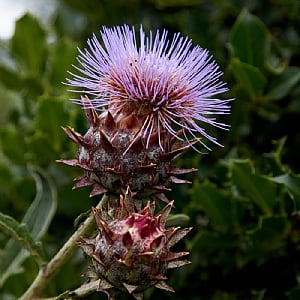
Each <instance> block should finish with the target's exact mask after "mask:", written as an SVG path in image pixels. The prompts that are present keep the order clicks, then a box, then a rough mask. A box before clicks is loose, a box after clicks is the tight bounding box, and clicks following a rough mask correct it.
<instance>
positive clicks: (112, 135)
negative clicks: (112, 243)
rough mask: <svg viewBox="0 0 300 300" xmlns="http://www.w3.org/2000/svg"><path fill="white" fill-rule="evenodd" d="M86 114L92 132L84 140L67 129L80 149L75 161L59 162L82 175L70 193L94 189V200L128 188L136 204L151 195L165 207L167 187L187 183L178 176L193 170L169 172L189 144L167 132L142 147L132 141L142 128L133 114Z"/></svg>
mask: <svg viewBox="0 0 300 300" xmlns="http://www.w3.org/2000/svg"><path fill="white" fill-rule="evenodd" d="M85 101H87V100H86V99H85ZM85 112H86V116H87V119H88V121H89V123H90V128H89V129H88V131H87V133H86V134H85V135H84V136H82V135H81V134H79V133H77V132H75V131H74V130H73V129H72V128H71V127H67V128H64V130H65V132H66V134H67V135H68V136H69V137H70V138H71V139H72V140H73V142H75V143H76V144H78V145H79V152H78V158H76V159H71V160H59V162H62V163H65V164H67V165H71V166H76V167H79V168H81V169H83V170H84V175H82V176H80V177H78V178H76V180H77V183H76V184H75V186H74V188H77V187H83V186H89V185H93V190H92V192H91V194H90V195H91V196H95V195H99V194H102V193H105V192H110V193H114V194H120V193H124V192H125V191H126V190H127V188H128V187H129V188H130V190H131V191H132V193H134V194H135V197H136V198H143V197H147V196H150V195H155V196H156V197H157V198H160V199H161V200H163V201H165V202H168V200H167V198H166V197H165V195H164V192H165V191H166V190H169V188H168V187H167V186H166V184H167V183H169V182H173V183H188V182H189V181H187V180H182V179H179V178H177V177H176V176H177V175H180V174H186V173H189V172H193V171H195V170H196V169H193V168H192V169H178V168H174V167H173V166H172V160H173V159H174V158H175V157H177V156H178V155H179V154H181V153H182V152H183V151H185V150H186V149H188V148H189V147H190V146H189V145H188V144H187V143H178V141H177V140H176V139H175V138H174V137H172V136H171V135H170V134H169V133H168V132H164V133H161V141H160V142H159V141H158V136H157V133H156V132H153V133H152V136H151V137H150V139H149V143H148V145H147V147H146V145H145V144H144V142H143V139H141V138H135V135H136V132H137V131H138V130H139V128H140V123H139V118H138V117H137V116H136V115H135V114H130V115H123V114H121V113H119V114H116V115H112V114H111V113H110V111H106V112H103V113H102V114H101V115H98V114H97V112H96V111H95V109H94V108H86V109H85ZM160 143H163V145H164V149H165V150H164V151H163V150H162V149H161V147H160Z"/></svg>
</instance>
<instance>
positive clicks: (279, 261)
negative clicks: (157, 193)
mask: <svg viewBox="0 0 300 300" xmlns="http://www.w3.org/2000/svg"><path fill="white" fill-rule="evenodd" d="M123 23H127V24H132V25H136V26H138V24H141V23H142V24H143V25H144V27H145V28H146V29H151V28H152V29H156V28H167V29H168V30H169V31H170V32H177V31H180V32H181V33H182V34H186V35H188V36H190V37H191V38H192V39H193V42H194V43H195V44H200V45H201V46H202V47H204V48H207V49H209V51H210V53H212V54H213V55H214V57H215V59H216V60H217V61H218V63H219V64H220V65H221V69H222V70H224V80H225V81H227V82H228V85H229V87H230V92H229V93H228V95H226V96H227V97H230V98H235V100H234V101H233V102H232V114H231V115H230V116H227V117H224V120H223V121H224V122H227V123H230V124H231V129H230V131H228V132H225V133H224V132H219V131H218V132H216V133H215V134H216V135H219V136H218V137H219V141H220V142H221V143H222V144H223V145H224V147H223V148H217V147H214V148H213V151H212V152H211V153H208V154H205V155H199V154H197V153H192V151H191V152H189V153H187V154H186V155H185V156H183V157H182V158H180V159H178V160H177V164H178V165H180V166H184V167H196V168H199V171H198V172H196V173H194V174H193V175H189V179H190V180H191V181H192V182H193V184H192V185H190V186H180V187H178V186H176V187H174V188H173V191H172V192H171V193H170V195H169V197H170V198H174V199H175V203H176V212H178V213H184V214H186V215H187V216H189V220H187V221H186V223H185V224H184V223H183V224H182V225H183V226H188V225H189V226H190V225H191V226H193V227H194V229H193V231H192V232H191V233H190V234H189V236H188V237H187V238H186V239H185V241H186V245H185V246H186V247H187V248H188V250H189V251H190V252H191V254H190V259H191V260H192V264H191V265H189V266H187V267H183V268H181V269H178V270H174V271H172V272H170V274H169V275H170V279H169V283H170V285H172V286H174V288H175V290H176V293H175V294H168V293H164V292H162V291H157V290H149V291H148V292H147V295H146V299H183V298H185V299H189V300H198V299H199V300H206V299H217V300H223V299H224V300H225V299H226V300H227V299H230V300H231V299H232V300H234V299H245V300H248V299H251V300H261V299H266V300H271V299H272V300H273V299H276V300H277V299H289V300H296V299H300V285H299V278H300V214H299V209H300V176H299V175H298V174H299V172H300V160H299V151H300V131H299V119H300V100H299V99H300V85H299V82H300V68H299V61H300V11H299V1H297V0H286V1H282V0H265V1H260V0H248V1H247V0H243V1H237V0H225V1H219V0H213V1H208V0H186V1H183V0H181V1H179V0H148V1H143V0H127V1H104V0H103V1H96V0H86V1H80V0H75V1H74V0H72V1H71V0H60V1H57V9H56V12H55V15H54V16H53V18H52V23H51V24H49V26H48V27H47V28H45V27H43V26H42V25H41V22H40V21H39V20H38V18H37V17H35V16H32V15H30V14H26V15H24V16H23V17H21V18H20V19H19V20H18V21H17V22H16V27H15V33H14V35H13V37H12V38H11V39H10V40H5V41H1V42H0V53H1V56H0V95H1V96H0V107H1V109H0V198H1V201H0V228H1V229H3V231H1V232H0V249H1V250H0V270H1V272H0V298H1V299H3V300H6V299H7V300H8V299H17V298H18V297H19V296H20V295H21V294H22V293H23V292H24V290H25V289H26V288H27V287H28V286H29V284H30V283H31V281H32V280H33V279H34V277H35V275H36V273H37V270H38V265H39V264H41V263H43V261H44V256H46V257H47V259H49V258H50V257H52V256H53V254H54V253H55V252H56V251H57V250H58V249H59V248H60V247H61V245H62V244H63V243H64V241H65V240H66V239H67V238H68V236H69V235H70V234H71V233H72V231H73V221H74V220H75V218H76V217H77V216H78V215H79V214H81V213H82V212H85V211H87V210H88V209H89V208H90V206H92V205H95V204H96V203H97V199H89V198H88V193H89V191H88V189H82V190H76V191H72V190H71V187H72V178H74V177H76V176H78V175H79V174H80V171H79V170H76V169H73V168H68V167H65V166H63V165H58V164H57V163H56V162H55V160H56V159H59V158H73V157H74V156H75V155H76V147H75V146H74V145H73V144H72V143H71V142H70V141H69V140H68V139H67V138H66V136H65V135H64V133H63V132H62V130H61V128H60V127H61V126H66V125H70V126H72V127H74V128H76V130H77V131H79V132H82V133H83V132H84V131H85V130H86V126H87V125H86V121H85V119H84V116H83V113H82V111H81V109H80V108H78V107H77V106H76V105H74V104H72V102H71V101H68V99H70V98H71V97H72V95H71V94H70V93H69V92H68V91H67V87H66V86H64V85H63V84H62V81H64V79H65V77H67V76H68V74H67V70H70V69H71V68H72V67H71V65H72V64H74V63H75V64H76V55H77V47H81V48H82V47H85V43H86V39H87V38H89V37H90V36H91V35H92V33H94V32H95V33H96V34H97V33H98V31H99V29H100V28H101V26H102V25H108V26H111V25H117V24H123ZM56 197H57V204H56ZM26 211H27V213H26V214H25V212H26ZM8 215H10V216H11V218H9V219H8V218H7V216H8ZM182 220H186V218H185V217H184V216H183V217H182ZM7 222H10V224H11V226H12V228H14V229H15V231H14V234H12V233H11V232H10V231H9V230H6V229H7V228H6V229H5V224H7ZM25 224H27V225H25ZM20 228H23V229H24V228H25V229H24V230H23V231H22V230H19V229H20ZM22 232H23V233H22ZM18 233H19V234H18ZM11 235H15V238H17V239H19V240H20V242H21V243H19V242H16V239H14V238H11ZM21 244H23V245H25V247H26V249H29V250H30V251H31V254H32V255H29V253H28V252H25V251H24V250H21V248H20V245H21ZM182 247H184V245H182ZM13 251H14V252H13ZM85 268H86V262H85V261H84V260H83V256H82V254H81V252H80V251H78V253H77V254H76V255H75V256H74V258H73V259H72V260H71V261H70V262H69V263H68V264H66V266H65V267H64V269H63V270H62V271H61V272H60V273H59V274H58V275H57V276H56V277H55V279H54V280H53V281H52V282H49V287H48V289H47V291H46V295H45V296H51V295H52V296H55V295H58V294H60V293H62V292H64V291H65V290H68V289H73V288H76V287H77V286H78V285H79V284H80V283H82V282H83V280H84V279H82V278H80V274H81V273H83V272H84V270H85ZM89 299H105V295H102V294H98V295H91V296H90V297H89ZM120 299H130V297H129V296H127V295H121V296H120Z"/></svg>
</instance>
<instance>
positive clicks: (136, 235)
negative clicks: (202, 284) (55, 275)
mask: <svg viewBox="0 0 300 300" xmlns="http://www.w3.org/2000/svg"><path fill="white" fill-rule="evenodd" d="M129 196H130V195H129V194H126V195H125V197H123V196H121V197H120V204H119V207H118V209H116V210H115V211H114V214H115V218H112V219H111V220H110V221H106V220H105V219H106V216H107V211H106V207H104V210H103V211H102V210H101V209H93V213H94V217H95V221H96V224H97V228H98V234H97V236H96V237H95V238H83V239H82V242H80V243H79V246H80V247H81V248H82V249H83V251H84V253H85V254H86V255H88V256H89V257H91V259H92V265H91V267H90V271H89V273H88V274H87V275H88V276H89V277H91V278H92V280H97V279H100V280H99V286H98V290H100V291H103V292H105V293H107V294H108V295H109V297H110V299H112V298H113V294H114V291H115V290H123V291H127V292H129V293H130V294H132V295H133V296H134V297H135V298H136V299H143V291H144V290H145V289H147V288H149V287H151V286H155V287H157V288H160V289H164V290H167V291H171V292H173V289H172V288H171V287H169V286H168V285H167V284H166V283H165V281H166V272H167V270H168V269H172V268H177V267H180V266H183V265H185V264H188V263H189V261H187V260H185V259H182V257H183V256H186V255H187V254H188V252H171V250H170V248H171V247H173V246H174V245H175V244H176V243H177V242H178V241H180V240H181V239H182V238H183V237H184V236H185V235H186V234H187V233H188V232H189V231H190V230H191V228H183V229H180V228H178V227H176V228H175V227H171V228H168V229H166V228H165V223H166V220H167V217H168V215H169V213H170V210H171V208H172V202H170V203H169V204H168V205H167V206H166V207H165V208H164V209H162V210H161V211H160V212H159V213H158V214H156V215H153V211H154V206H153V205H150V202H148V203H147V205H146V206H145V207H144V208H143V209H142V210H141V211H139V212H138V213H136V212H134V203H133V199H132V198H131V197H129ZM103 215H104V216H105V217H103Z"/></svg>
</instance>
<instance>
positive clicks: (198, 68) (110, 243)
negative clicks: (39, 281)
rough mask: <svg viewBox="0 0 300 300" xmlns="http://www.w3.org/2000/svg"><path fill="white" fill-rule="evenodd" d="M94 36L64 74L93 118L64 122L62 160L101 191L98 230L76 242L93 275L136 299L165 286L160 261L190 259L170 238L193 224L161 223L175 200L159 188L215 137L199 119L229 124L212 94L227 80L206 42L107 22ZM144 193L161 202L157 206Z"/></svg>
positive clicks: (224, 103)
mask: <svg viewBox="0 0 300 300" xmlns="http://www.w3.org/2000/svg"><path fill="white" fill-rule="evenodd" d="M101 39H102V40H101V41H98V39H97V38H96V36H94V37H93V38H92V39H91V40H89V41H88V46H89V48H88V49H85V50H83V51H80V54H79V57H78V61H79V63H80V65H81V66H80V67H75V68H76V69H77V71H79V74H78V72H77V73H76V74H73V73H70V74H71V75H72V76H73V77H72V79H68V81H67V84H68V85H70V86H72V87H73V88H74V91H76V92H79V93H81V94H82V95H81V98H80V99H74V101H75V103H78V104H80V105H81V106H82V108H83V109H84V110H85V113H86V117H87V120H88V122H89V125H90V127H89V129H88V131H87V132H86V134H85V135H81V134H79V133H77V132H76V131H75V130H74V129H72V128H71V127H67V128H64V130H65V132H66V134H67V135H68V136H69V137H70V138H71V140H72V141H73V142H75V143H76V144H78V146H79V151H78V156H77V158H75V159H71V160H60V162H63V163H65V164H67V165H71V166H76V167H79V168H81V169H83V170H84V174H83V175H82V176H80V177H78V178H76V180H77V183H76V184H75V186H74V187H75V188H77V187H82V186H90V185H92V186H93V189H92V192H91V196H96V195H99V194H105V195H106V197H104V198H103V199H105V200H102V202H101V203H100V204H101V205H100V209H94V210H93V212H94V217H95V221H96V226H97V230H98V231H97V235H96V236H95V237H85V238H83V239H82V241H81V242H80V243H79V246H80V247H81V248H82V249H83V251H84V252H85V253H86V254H87V255H88V256H89V257H90V258H91V260H92V265H91V271H90V272H89V273H88V275H89V276H90V277H92V282H97V289H98V290H102V291H105V292H106V293H107V294H108V295H109V297H110V299H113V297H114V296H113V295H115V291H116V290H125V291H126V290H127V291H128V292H130V293H132V294H133V295H134V296H135V297H136V299H142V294H143V291H144V290H145V289H147V288H148V287H150V286H156V287H159V288H164V289H167V290H169V291H171V290H172V289H171V288H170V287H168V286H167V284H166V283H165V280H166V271H167V270H168V269H169V268H172V267H179V266H181V265H184V264H186V263H188V262H187V261H186V260H180V258H181V257H182V256H185V255H187V252H175V253H174V252H172V251H171V249H170V248H171V247H172V246H173V245H174V244H175V243H177V242H178V241H179V240H180V239H181V238H183V237H184V235H185V234H186V233H187V232H188V231H189V230H190V229H189V228H187V229H179V228H165V224H166V219H167V217H168V215H169V212H170V210H171V208H172V203H173V202H169V200H168V199H167V198H166V196H165V195H164V193H165V191H167V190H168V189H169V187H168V184H169V183H170V182H171V183H172V182H173V183H185V182H187V181H186V180H184V179H180V178H178V177H177V176H178V175H182V174H185V173H189V172H192V171H195V169H178V168H175V167H174V166H173V164H172V162H173V159H174V158H176V157H177V156H179V155H180V154H181V153H182V152H184V151H185V150H187V149H189V148H191V147H192V148H195V149H196V150H197V149H199V146H200V147H201V146H204V147H206V148H208V146H207V142H213V143H215V144H219V143H218V142H217V140H216V139H215V138H214V137H212V136H210V135H209V134H208V133H207V132H206V131H205V129H204V128H203V124H208V125H212V126H215V127H218V128H222V129H226V128H227V125H225V124H223V123H220V122H219V121H217V120H216V119H215V116H216V115H218V114H226V113H229V101H230V100H221V99H218V98H217V95H218V94H221V93H224V92H226V91H227V88H226V85H225V83H224V82H222V81H220V77H221V75H222V72H221V71H220V70H219V67H218V65H217V64H216V63H215V61H214V60H213V59H212V57H211V56H210V55H209V54H208V51H207V50H205V49H202V48H200V47H199V46H193V45H192V41H191V40H190V39H188V38H186V37H182V36H181V35H180V34H175V35H174V36H173V37H171V38H170V39H169V38H168V32H167V31H162V32H159V31H157V32H156V33H152V32H150V33H149V35H146V34H145V32H144V30H143V28H142V27H140V30H139V34H138V35H136V33H135V30H134V28H130V27H128V26H121V27H114V28H111V29H109V28H106V27H104V28H103V29H102V31H101ZM97 111H98V112H97ZM208 149H209V148H208ZM200 150H201V148H200ZM198 151H199V150H198ZM199 152H200V151H199ZM149 197H152V198H154V199H157V198H160V199H161V200H163V201H165V202H167V203H168V204H167V206H166V207H165V208H163V209H162V211H161V212H159V213H157V214H155V213H154V209H155V202H154V203H153V204H152V205H150V202H149V201H148V199H149ZM74 295H77V294H76V293H75V294H74Z"/></svg>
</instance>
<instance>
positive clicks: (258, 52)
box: [229, 10, 270, 68]
mask: <svg viewBox="0 0 300 300" xmlns="http://www.w3.org/2000/svg"><path fill="white" fill-rule="evenodd" d="M229 42H230V49H231V51H232V54H233V57H237V58H238V59H240V60H241V61H242V62H244V63H247V64H249V65H252V66H256V67H258V68H262V67H263V65H264V60H265V57H266V55H267V54H268V51H269V48H270V38H269V34H268V31H267V29H266V27H265V25H264V23H263V22H262V21H261V20H260V19H259V18H258V17H256V16H254V15H252V14H250V13H249V12H248V11H247V10H243V11H242V12H241V13H240V15H239V17H238V18H237V21H236V22H235V24H234V26H233V28H232V31H231V35H230V41H229Z"/></svg>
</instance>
